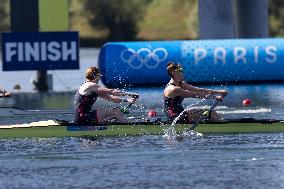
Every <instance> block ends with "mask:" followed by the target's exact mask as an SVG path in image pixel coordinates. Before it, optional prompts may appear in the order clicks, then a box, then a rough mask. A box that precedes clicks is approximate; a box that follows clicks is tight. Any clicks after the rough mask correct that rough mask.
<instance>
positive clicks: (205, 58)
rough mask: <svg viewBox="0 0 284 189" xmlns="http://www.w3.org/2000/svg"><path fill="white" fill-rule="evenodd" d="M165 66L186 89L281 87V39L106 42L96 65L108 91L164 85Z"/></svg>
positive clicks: (283, 44) (283, 74)
mask: <svg viewBox="0 0 284 189" xmlns="http://www.w3.org/2000/svg"><path fill="white" fill-rule="evenodd" d="M169 61H173V62H176V63H180V64H182V66H183V68H184V77H185V80H186V81H187V82H188V83H195V84H210V83H240V82H249V83H251V82H255V81H257V82H267V81H270V82H271V81H282V80H283V81H284V39H281V38H279V39H270V38H267V39H230V40H192V41H147V42H110V43H106V44H105V45H104V46H103V47H102V49H101V51H100V55H99V60H98V63H99V68H100V70H101V72H102V75H103V76H102V81H103V83H104V84H105V85H106V86H109V87H124V86H125V87H127V86H159V85H160V86H162V85H165V84H166V83H167V82H168V81H169V76H168V75H167V70H166V65H167V63H168V62H169Z"/></svg>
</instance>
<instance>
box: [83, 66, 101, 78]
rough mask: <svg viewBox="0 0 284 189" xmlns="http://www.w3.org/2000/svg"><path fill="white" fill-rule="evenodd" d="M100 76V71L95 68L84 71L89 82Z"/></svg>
mask: <svg viewBox="0 0 284 189" xmlns="http://www.w3.org/2000/svg"><path fill="white" fill-rule="evenodd" d="M99 74H100V70H99V69H98V68H97V67H89V68H88V69H87V70H86V78H87V79H89V80H93V79H95V77H97V76H98V75H99Z"/></svg>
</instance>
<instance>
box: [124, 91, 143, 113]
mask: <svg viewBox="0 0 284 189" xmlns="http://www.w3.org/2000/svg"><path fill="white" fill-rule="evenodd" d="M138 98H139V96H136V95H135V96H134V97H133V100H135V101H136V100H137V99H138ZM135 101H134V102H131V103H129V104H128V105H127V106H124V107H122V108H121V112H122V113H123V114H129V109H130V108H131V106H132V105H133V104H134V103H135Z"/></svg>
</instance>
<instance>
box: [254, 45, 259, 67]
mask: <svg viewBox="0 0 284 189" xmlns="http://www.w3.org/2000/svg"><path fill="white" fill-rule="evenodd" d="M258 49H259V46H255V47H254V52H253V54H254V63H258Z"/></svg>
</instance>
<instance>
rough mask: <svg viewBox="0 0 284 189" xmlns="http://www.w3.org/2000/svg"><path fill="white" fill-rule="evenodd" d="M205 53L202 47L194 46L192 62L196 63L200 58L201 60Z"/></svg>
mask: <svg viewBox="0 0 284 189" xmlns="http://www.w3.org/2000/svg"><path fill="white" fill-rule="evenodd" d="M206 55H207V51H206V50H205V49H203V48H196V49H195V50H194V60H195V61H194V63H195V64H198V62H200V60H202V59H203V58H205V57H206Z"/></svg>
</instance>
